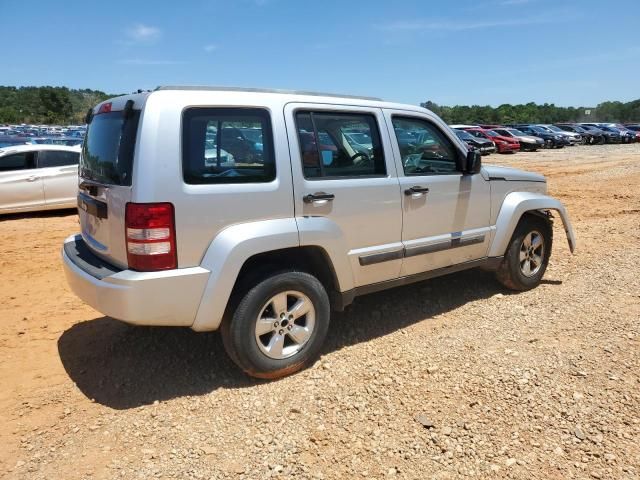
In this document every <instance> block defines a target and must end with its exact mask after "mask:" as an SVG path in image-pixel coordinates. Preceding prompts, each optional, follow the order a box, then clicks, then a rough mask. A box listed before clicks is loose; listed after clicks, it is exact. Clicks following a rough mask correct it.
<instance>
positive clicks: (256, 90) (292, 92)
mask: <svg viewBox="0 0 640 480" xmlns="http://www.w3.org/2000/svg"><path fill="white" fill-rule="evenodd" d="M157 90H207V91H219V92H251V93H280V94H288V95H312V96H315V97H334V98H354V99H358V100H373V101H377V102H382V101H383V100H382V99H381V98H378V97H362V96H359V95H340V94H336V93H323V92H307V91H304V90H281V89H276V88H242V87H214V86H198V85H163V86H159V87H156V91H157Z"/></svg>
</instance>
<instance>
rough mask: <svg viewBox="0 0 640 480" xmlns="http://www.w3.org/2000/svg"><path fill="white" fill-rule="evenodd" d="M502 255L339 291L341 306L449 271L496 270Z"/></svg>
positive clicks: (445, 273)
mask: <svg viewBox="0 0 640 480" xmlns="http://www.w3.org/2000/svg"><path fill="white" fill-rule="evenodd" d="M394 253H395V252H394ZM502 260H503V257H484V258H480V259H478V260H471V261H469V262H463V263H457V264H455V265H450V266H448V267H443V268H437V269H435V270H429V271H426V272H420V273H416V274H413V275H407V276H404V277H400V278H394V279H391V280H385V281H384V282H378V283H371V284H369V285H362V286H360V287H356V288H354V289H352V290H348V291H346V292H341V293H340V296H341V297H342V298H341V302H340V304H341V306H342V308H344V307H346V306H347V305H349V304H351V303H352V302H353V300H354V299H355V297H359V296H361V295H368V294H370V293H375V292H379V291H382V290H387V289H390V288H396V287H402V286H404V285H410V284H412V283H416V282H421V281H424V280H429V279H431V278H436V277H441V276H443V275H448V274H449V273H455V272H461V271H463V270H469V269H471V268H477V267H481V268H483V269H485V270H496V269H497V268H498V266H499V265H500V263H501V262H502Z"/></svg>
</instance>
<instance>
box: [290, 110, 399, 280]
mask: <svg viewBox="0 0 640 480" xmlns="http://www.w3.org/2000/svg"><path fill="white" fill-rule="evenodd" d="M285 117H286V122H287V134H288V136H289V145H290V150H291V163H292V173H293V178H294V182H293V183H294V195H295V200H294V204H295V215H296V221H297V222H298V228H299V231H300V241H301V244H302V245H321V246H323V247H325V248H331V249H334V252H333V253H334V254H335V255H339V258H345V261H347V259H348V262H349V269H350V270H351V271H352V272H353V286H354V287H357V286H361V285H367V284H371V283H376V282H381V281H384V280H390V279H394V278H397V277H398V276H399V274H400V267H401V265H402V253H403V249H402V242H401V231H402V210H401V198H400V188H399V185H398V178H397V174H396V167H395V165H394V160H393V154H392V150H391V143H390V139H389V135H388V132H387V131H386V127H385V123H384V117H383V113H382V110H380V109H379V108H365V107H351V106H342V105H322V104H288V105H287V106H286V107H285Z"/></svg>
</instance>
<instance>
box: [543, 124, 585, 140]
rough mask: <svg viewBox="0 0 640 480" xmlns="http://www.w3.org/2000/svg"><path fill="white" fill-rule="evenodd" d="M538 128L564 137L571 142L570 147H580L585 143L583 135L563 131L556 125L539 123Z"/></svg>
mask: <svg viewBox="0 0 640 480" xmlns="http://www.w3.org/2000/svg"><path fill="white" fill-rule="evenodd" d="M536 126H537V127H540V128H543V129H545V130H547V131H548V132H549V133H552V134H556V135H562V136H564V137H565V138H566V139H567V140H569V145H579V144H582V142H583V141H584V139H583V138H582V135H580V134H578V133H575V132H567V131H565V130H562V129H561V128H558V127H556V126H555V125H551V124H542V123H539V124H538V125H536Z"/></svg>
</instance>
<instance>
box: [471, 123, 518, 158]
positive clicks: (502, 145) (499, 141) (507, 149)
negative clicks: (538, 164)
mask: <svg viewBox="0 0 640 480" xmlns="http://www.w3.org/2000/svg"><path fill="white" fill-rule="evenodd" d="M465 131H466V132H468V133H470V134H471V135H473V136H474V137H477V138H484V139H487V140H491V141H492V142H493V143H495V144H496V148H497V149H498V153H515V152H517V151H519V150H520V142H518V141H517V140H516V139H515V138H513V137H504V136H502V135H499V134H497V133H496V132H494V131H493V130H487V129H485V128H468V129H466V130H465Z"/></svg>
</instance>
